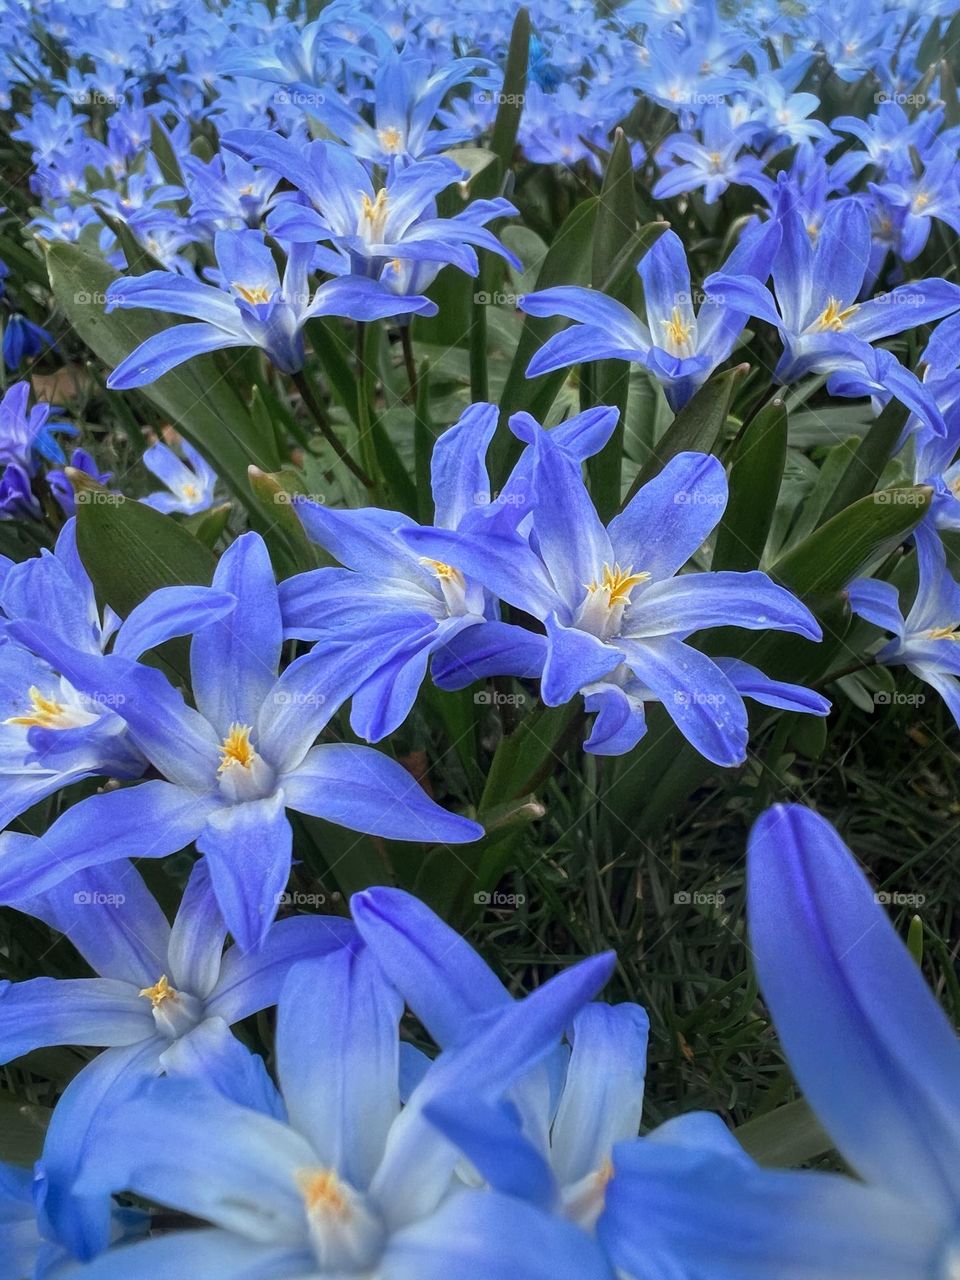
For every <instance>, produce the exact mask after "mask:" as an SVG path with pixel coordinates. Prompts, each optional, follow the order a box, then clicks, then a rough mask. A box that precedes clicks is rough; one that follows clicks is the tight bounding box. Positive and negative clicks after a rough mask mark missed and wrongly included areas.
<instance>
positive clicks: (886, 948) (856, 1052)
mask: <svg viewBox="0 0 960 1280" xmlns="http://www.w3.org/2000/svg"><path fill="white" fill-rule="evenodd" d="M747 870H748V893H749V896H748V907H749V918H750V937H751V946H752V948H753V952H754V961H755V964H756V969H757V975H758V977H759V980H760V986H761V989H762V991H763V994H764V998H765V1000H766V1002H767V1005H768V1006H769V1008H770V1012H771V1014H772V1016H773V1020H774V1023H775V1024H776V1027H777V1031H778V1033H779V1035H780V1039H781V1041H782V1043H783V1046H784V1049H785V1050H786V1053H787V1056H788V1058H789V1061H790V1066H791V1069H792V1071H793V1074H794V1076H795V1077H796V1079H797V1082H798V1083H799V1085H800V1087H801V1088H802V1089H803V1091H804V1093H805V1095H806V1097H807V1099H808V1100H809V1102H810V1105H811V1106H812V1107H813V1108H814V1110H815V1111H816V1112H817V1115H818V1116H819V1118H820V1120H821V1121H822V1122H823V1124H824V1126H825V1128H826V1129H827V1132H828V1133H830V1135H831V1137H832V1138H833V1139H834V1141H835V1142H836V1144H837V1146H838V1148H839V1149H840V1150H841V1151H842V1152H843V1154H844V1156H845V1157H846V1158H847V1160H849V1162H850V1163H851V1164H852V1165H853V1167H854V1168H855V1169H856V1170H857V1171H858V1172H859V1173H860V1174H861V1175H862V1176H863V1177H864V1178H865V1179H867V1180H868V1181H870V1182H873V1183H875V1184H876V1185H877V1186H881V1187H886V1188H888V1189H889V1190H891V1191H894V1192H896V1193H897V1194H899V1195H901V1196H903V1197H904V1199H906V1200H909V1201H912V1202H914V1203H916V1204H919V1205H923V1206H925V1207H926V1208H927V1209H928V1210H929V1211H932V1212H941V1213H944V1214H947V1215H952V1214H953V1213H954V1211H955V1206H956V1204H957V1201H958V1198H960V1121H958V1117H957V1110H956V1081H957V1079H958V1078H960V1044H958V1042H957V1039H956V1037H955V1035H954V1033H953V1030H952V1028H951V1027H950V1024H949V1022H948V1021H947V1019H946V1017H945V1016H944V1014H943V1011H942V1010H941V1008H940V1006H939V1005H938V1004H937V1002H936V1000H935V999H934V998H933V996H932V995H931V993H930V991H929V989H928V988H927V986H926V983H925V982H924V981H923V978H922V976H921V973H920V970H919V968H918V967H917V965H916V963H915V961H914V960H913V959H912V957H911V956H910V953H909V952H908V951H907V949H906V947H905V946H904V945H903V943H902V942H901V941H900V939H899V938H898V937H897V934H896V932H895V930H894V929H893V926H892V925H891V924H890V921H889V920H888V919H887V917H886V915H885V913H884V912H883V911H882V910H881V908H880V907H879V906H878V905H877V900H876V897H875V895H874V893H873V891H872V889H871V887H870V885H869V884H868V883H867V881H866V879H865V878H864V876H863V874H862V873H861V871H860V870H859V868H858V867H857V864H856V862H855V861H854V859H853V858H852V856H851V855H850V852H849V850H848V849H847V848H846V847H845V846H844V844H843V843H842V842H841V840H840V839H839V837H838V836H837V834H836V833H835V832H834V830H833V828H832V827H831V826H830V825H829V823H828V822H826V821H825V820H824V819H823V818H821V817H819V816H818V815H817V814H815V813H813V812H812V811H810V810H808V809H804V808H802V807H801V806H799V805H786V806H779V805H778V806H776V807H775V808H773V809H770V810H768V811H767V813H765V814H764V815H763V816H762V817H761V818H760V819H759V821H758V822H757V823H756V825H755V826H754V829H753V831H752V833H751V836H750V846H749V855H748V863H747Z"/></svg>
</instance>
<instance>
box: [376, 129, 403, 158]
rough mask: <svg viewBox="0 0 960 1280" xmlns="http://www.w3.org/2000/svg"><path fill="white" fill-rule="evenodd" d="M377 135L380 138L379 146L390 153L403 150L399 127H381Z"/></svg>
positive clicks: (394, 153) (393, 153)
mask: <svg viewBox="0 0 960 1280" xmlns="http://www.w3.org/2000/svg"><path fill="white" fill-rule="evenodd" d="M377 137H378V138H379V139H380V145H381V147H383V149H384V151H386V152H388V153H389V154H390V155H396V154H397V152H398V151H402V150H403V135H402V134H401V133H400V130H399V129H394V128H393V127H392V126H391V127H390V128H389V129H381V130H380V132H379V133H378V134H377Z"/></svg>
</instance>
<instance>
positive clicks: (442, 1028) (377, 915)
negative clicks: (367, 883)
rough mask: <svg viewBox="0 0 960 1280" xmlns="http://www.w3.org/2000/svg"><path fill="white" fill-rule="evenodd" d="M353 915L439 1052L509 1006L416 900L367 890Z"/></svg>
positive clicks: (464, 947) (457, 939)
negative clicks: (486, 1016) (480, 1018)
mask: <svg viewBox="0 0 960 1280" xmlns="http://www.w3.org/2000/svg"><path fill="white" fill-rule="evenodd" d="M350 911H351V914H352V915H353V918H354V920H355V922H356V925H357V929H358V930H359V931H360V936H361V937H362V938H363V940H364V942H365V943H366V945H367V946H368V947H369V948H370V950H371V951H372V952H373V953H374V955H375V956H376V957H377V962H378V964H379V965H380V967H381V968H382V969H383V971H384V973H385V974H386V975H387V977H388V978H389V979H390V981H391V982H392V983H393V985H394V986H395V987H396V988H397V990H398V991H399V992H400V994H401V995H402V996H403V998H404V1000H405V1001H406V1002H407V1004H408V1005H409V1006H410V1008H411V1009H412V1010H413V1012H414V1013H415V1014H416V1016H417V1017H418V1018H419V1019H420V1021H421V1022H422V1023H423V1025H424V1026H425V1027H426V1029H427V1030H428V1031H429V1032H430V1035H431V1036H432V1037H433V1039H434V1040H435V1041H436V1042H437V1044H439V1045H440V1046H441V1048H447V1047H448V1046H450V1045H453V1044H455V1043H457V1042H458V1041H460V1040H463V1039H464V1038H465V1037H466V1036H467V1035H468V1033H469V1028H470V1025H471V1023H472V1022H473V1020H474V1019H475V1018H476V1017H477V1016H479V1015H482V1014H485V1013H487V1012H489V1010H491V1009H496V1008H500V1007H503V1006H504V1005H507V1004H509V1003H510V995H509V993H508V991H507V989H506V988H505V987H504V985H503V984H502V983H501V981H500V979H499V978H498V977H497V976H496V975H495V974H494V972H493V970H492V969H491V968H490V967H489V966H488V965H487V964H486V962H485V961H483V960H482V959H481V958H480V956H479V955H477V953H476V951H474V949H473V948H472V947H471V946H470V944H469V943H468V942H466V941H465V939H463V938H461V936H460V934H459V933H457V931H456V930H455V929H452V928H451V927H450V926H449V925H448V924H445V923H444V921H443V920H441V919H440V917H439V916H438V915H436V914H435V913H434V912H433V911H431V910H430V908H429V907H428V906H427V905H426V904H425V903H423V902H420V901H419V899H417V898H415V897H413V895H412V894H409V893H404V892H403V891H402V890H400V889H386V888H375V889H365V890H364V891H363V892H362V893H356V894H354V896H353V897H352V898H351V900H350Z"/></svg>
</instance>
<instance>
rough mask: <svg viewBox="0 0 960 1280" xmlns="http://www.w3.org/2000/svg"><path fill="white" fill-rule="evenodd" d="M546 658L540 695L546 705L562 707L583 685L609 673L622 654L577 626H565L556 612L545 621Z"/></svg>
mask: <svg viewBox="0 0 960 1280" xmlns="http://www.w3.org/2000/svg"><path fill="white" fill-rule="evenodd" d="M546 628H547V658H546V661H545V662H544V664H543V683H542V685H541V696H542V698H543V700H544V702H545V703H546V704H547V706H549V707H559V706H563V704H564V703H566V702H569V701H570V699H571V698H572V697H573V696H574V695H575V694H576V693H578V692H579V690H580V689H582V688H583V686H584V685H587V684H593V683H594V682H595V681H597V680H601V679H602V678H603V677H604V676H605V675H608V674H609V673H610V672H611V671H612V670H613V669H614V667H617V666H619V665H620V663H621V662H622V661H623V660H624V653H623V651H622V650H621V649H617V648H615V647H614V645H612V644H607V643H606V641H604V640H600V639H598V638H597V637H596V636H595V635H593V634H592V633H591V632H589V631H581V630H580V629H579V628H578V627H565V626H563V625H562V623H561V622H560V621H559V620H558V618H557V616H556V614H551V615H550V617H549V618H547V621H546Z"/></svg>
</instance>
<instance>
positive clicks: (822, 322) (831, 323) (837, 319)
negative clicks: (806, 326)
mask: <svg viewBox="0 0 960 1280" xmlns="http://www.w3.org/2000/svg"><path fill="white" fill-rule="evenodd" d="M858 310H859V304H858V303H856V302H854V303H852V304H851V305H850V306H849V307H844V306H843V305H842V304H841V302H840V299H839V298H834V297H830V298H828V299H827V305H826V306H825V307H824V308H823V310H822V311H821V312H820V314H819V315H818V316H817V318H816V320H815V321H814V322H813V325H812V328H813V329H815V330H817V331H819V332H821V333H822V332H824V331H825V330H828V329H829V330H830V332H831V333H839V332H840V330H841V329H842V328H843V327H844V325H845V324H846V323H847V321H848V320H849V319H850V317H851V316H852V315H853V313H854V312H855V311H858Z"/></svg>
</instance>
